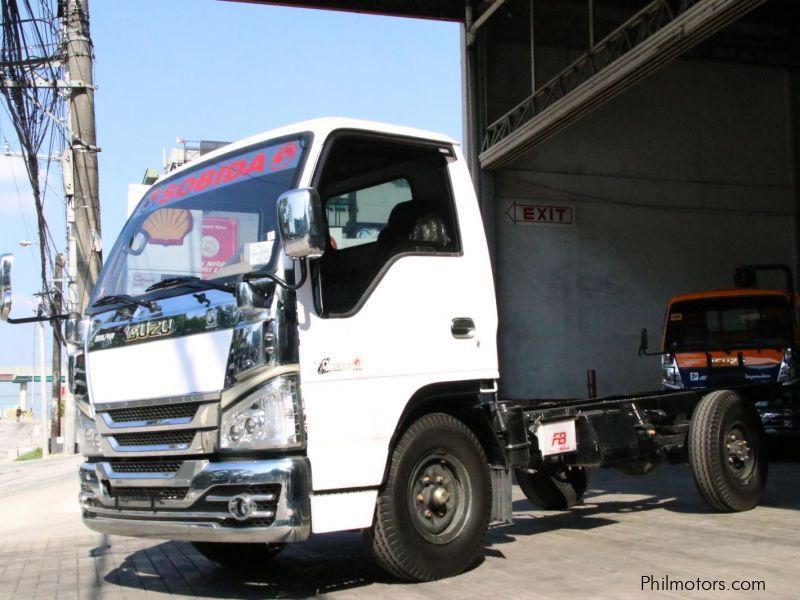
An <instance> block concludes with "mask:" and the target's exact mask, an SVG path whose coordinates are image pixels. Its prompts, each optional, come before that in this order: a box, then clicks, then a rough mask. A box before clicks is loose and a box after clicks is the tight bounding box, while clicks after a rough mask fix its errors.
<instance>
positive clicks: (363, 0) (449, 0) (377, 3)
mask: <svg viewBox="0 0 800 600" xmlns="http://www.w3.org/2000/svg"><path fill="white" fill-rule="evenodd" d="M225 1H226V2H242V3H248V4H272V5H275V6H294V7H297V8H318V9H322V10H339V11H346V12H357V13H366V14H373V15H386V16H392V17H411V18H417V19H435V20H439V21H463V20H464V13H465V5H466V0H349V1H339V0H310V1H307V2H302V1H294V2H292V1H290V2H277V1H275V0H225Z"/></svg>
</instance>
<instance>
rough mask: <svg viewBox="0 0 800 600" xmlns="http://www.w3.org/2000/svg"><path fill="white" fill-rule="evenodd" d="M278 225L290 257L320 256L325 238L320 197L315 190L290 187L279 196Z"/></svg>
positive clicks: (323, 248)
mask: <svg viewBox="0 0 800 600" xmlns="http://www.w3.org/2000/svg"><path fill="white" fill-rule="evenodd" d="M278 226H279V227H280V231H281V243H282V244H283V251H284V253H285V254H286V256H288V257H289V258H294V259H298V258H319V257H320V256H322V254H323V253H324V252H325V245H326V242H327V235H326V231H325V229H326V227H325V218H324V216H323V213H322V201H321V200H320V197H319V194H318V193H317V191H316V190H314V189H311V188H301V189H298V190H291V191H288V192H286V193H284V194H281V196H280V197H279V198H278Z"/></svg>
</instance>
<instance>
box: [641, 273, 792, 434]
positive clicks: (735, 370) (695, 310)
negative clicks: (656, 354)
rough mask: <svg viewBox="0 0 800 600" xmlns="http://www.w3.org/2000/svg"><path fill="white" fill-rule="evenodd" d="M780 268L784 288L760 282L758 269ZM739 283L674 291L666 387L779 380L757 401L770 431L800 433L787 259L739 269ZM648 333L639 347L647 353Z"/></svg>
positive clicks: (666, 338) (667, 325) (664, 360)
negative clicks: (775, 389)
mask: <svg viewBox="0 0 800 600" xmlns="http://www.w3.org/2000/svg"><path fill="white" fill-rule="evenodd" d="M765 271H772V272H779V273H783V275H784V276H785V278H786V286H785V289H768V288H760V287H759V286H758V283H757V275H758V273H761V272H765ZM734 280H735V284H736V287H735V288H733V289H725V290H714V291H707V292H699V293H694V294H682V295H679V296H675V297H674V298H672V300H671V301H670V303H669V306H668V308H667V314H666V318H665V322H664V332H663V336H662V348H661V349H662V352H661V353H660V354H661V384H662V387H663V388H664V389H669V390H678V389H705V388H716V387H731V386H737V385H745V384H750V383H768V382H769V383H777V384H780V385H781V390H780V393H779V394H778V395H777V396H776V398H775V399H774V400H771V401H770V402H768V403H767V402H761V403H759V405H758V406H757V408H758V410H759V413H760V415H761V418H762V421H763V423H764V427H765V429H766V431H767V432H768V433H800V402H798V399H797V395H798V394H797V387H798V386H797V384H798V375H800V369H798V362H799V361H800V332H799V331H798V323H800V313H798V302H797V295H796V293H795V292H794V286H793V277H792V272H791V270H790V269H789V267H788V266H786V265H744V266H740V267H737V268H736V271H735V276H734ZM646 353H647V350H646V332H643V340H642V347H641V348H640V354H646Z"/></svg>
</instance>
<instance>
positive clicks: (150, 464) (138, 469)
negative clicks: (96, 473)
mask: <svg viewBox="0 0 800 600" xmlns="http://www.w3.org/2000/svg"><path fill="white" fill-rule="evenodd" d="M181 464H183V463H180V462H163V461H137V462H115V463H111V470H112V471H114V473H177V472H178V470H179V469H180V468H181Z"/></svg>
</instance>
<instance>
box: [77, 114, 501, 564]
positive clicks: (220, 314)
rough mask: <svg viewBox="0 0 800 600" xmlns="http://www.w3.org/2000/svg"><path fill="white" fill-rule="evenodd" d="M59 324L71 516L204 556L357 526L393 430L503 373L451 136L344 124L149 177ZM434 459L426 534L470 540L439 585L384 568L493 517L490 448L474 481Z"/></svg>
mask: <svg viewBox="0 0 800 600" xmlns="http://www.w3.org/2000/svg"><path fill="white" fill-rule="evenodd" d="M70 330H71V331H73V332H75V333H74V334H73V336H72V339H73V346H72V350H71V352H70V355H71V363H72V377H71V385H72V387H73V390H74V393H75V394H76V396H77V398H78V405H79V408H80V421H81V426H82V432H81V437H80V440H81V451H82V453H83V454H84V455H85V456H86V462H85V463H84V464H83V465H82V467H81V470H80V477H81V498H80V501H81V506H82V514H83V519H84V522H85V524H86V525H87V526H88V527H89V528H91V529H94V530H96V531H100V532H104V533H113V534H120V535H133V536H142V537H154V538H167V539H184V540H190V541H193V542H197V543H198V544H199V547H200V548H201V551H206V552H207V553H209V555H212V556H214V557H216V558H217V559H220V556H222V557H223V558H222V559H220V560H223V559H224V557H225V554H226V553H227V554H228V555H230V556H238V554H237V551H236V550H231V551H220V548H222V547H224V546H221V544H226V543H229V542H239V543H241V542H245V543H257V544H260V545H261V546H262V547H264V546H266V545H269V547H272V548H275V547H279V546H280V545H281V544H284V543H286V542H293V541H301V540H303V539H305V538H307V537H308V536H309V535H310V534H311V533H312V532H314V533H322V532H329V531H341V530H350V529H360V528H370V527H371V526H372V525H373V522H374V519H375V518H376V503H377V502H378V497H379V492H380V490H381V489H382V488H385V484H386V482H387V478H389V477H390V476H391V475H390V472H391V469H392V468H393V462H392V460H391V458H392V449H393V448H395V447H396V446H397V444H398V443H401V442H402V440H403V436H404V435H405V434H407V432H408V428H409V425H410V424H411V423H414V422H416V423H419V422H420V421H419V419H420V417H422V416H424V415H426V414H429V413H436V414H437V415H444V416H442V417H437V418H435V419H433V418H431V419H429V420H428V421H429V422H428V421H426V423H427V425H426V427H428V428H430V431H429V432H428V435H429V436H433V438H436V437H437V435H439V434H436V433H435V432H436V431H445V430H448V431H450V430H454V429H458V428H459V427H463V425H459V423H462V424H463V423H465V422H472V421H474V420H475V419H476V413H475V410H476V407H477V405H478V403H479V400H480V398H481V397H482V390H484V391H485V390H489V392H488V394H489V395H491V394H492V390H495V391H496V387H495V386H494V382H495V381H496V379H497V377H498V366H497V351H496V330H497V314H496V309H495V300H494V287H493V280H492V273H491V267H490V262H489V255H488V251H487V246H486V242H485V237H484V231H483V226H482V223H481V219H480V214H479V210H478V204H477V200H476V197H475V194H474V191H473V188H472V185H471V179H470V176H469V173H468V171H467V167H466V163H465V161H464V159H463V157H462V155H461V152H460V149H459V147H458V145H457V144H456V143H454V142H453V141H452V140H450V139H448V138H447V137H445V136H442V135H439V134H434V133H430V132H423V131H418V130H413V129H408V128H402V127H394V126H389V125H384V124H379V123H367V122H362V121H353V120H345V119H321V120H315V121H311V122H305V123H301V124H298V125H295V126H290V127H286V128H282V129H279V130H275V131H270V132H267V133H264V134H262V135H259V136H255V137H252V138H248V139H246V140H243V141H240V142H237V143H235V144H232V145H229V146H226V147H224V148H222V149H219V150H217V151H215V152H213V153H211V154H209V155H207V156H204V157H203V158H202V159H200V160H198V161H196V162H193V163H189V164H187V165H185V166H184V167H182V168H181V169H178V170H177V171H174V172H172V173H170V174H169V175H168V176H166V177H164V178H163V179H162V180H161V181H159V182H157V183H155V184H154V185H153V186H152V188H151V189H149V190H148V192H147V193H146V194H145V196H144V197H143V198H142V200H141V201H140V203H139V205H138V206H137V208H136V209H135V211H134V212H133V213H132V215H131V217H130V219H129V221H128V222H127V223H126V225H125V226H124V228H123V230H122V232H121V234H120V236H119V238H118V239H117V241H116V243H115V244H114V247H113V249H112V250H111V252H110V254H109V256H108V258H107V260H106V263H105V265H104V268H103V270H102V273H101V274H100V277H99V281H98V283H97V286H96V288H95V290H94V292H93V294H92V297H91V299H90V304H89V307H88V308H87V310H86V313H85V315H83V317H82V318H81V319H80V321H79V322H78V321H76V320H75V319H73V322H72V323H71V325H70ZM415 431H416V430H415ZM424 433H425V432H419V433H415V435H423V434H424ZM454 435H455V434H454ZM458 435H461V436H462V437H463V436H465V435H469V436H471V441H470V444H471V445H472V446H473V447H472V449H471V452H472V453H473V454H475V453H484V452H485V453H487V454H491V452H492V448H491V444H489V443H487V442H485V441H482V442H481V443H480V445H477V447H476V444H478V442H476V441H474V440H475V438H476V436H475V435H473V433H472V432H471V431H470V432H468V433H464V431H461V430H459V433H458ZM423 437H424V436H423ZM441 439H442V440H445V439H447V438H446V436H445V437H442V438H441ZM414 446H415V447H414V448H413V449H410V450H408V452H417V451H418V448H420V447H421V446H420V445H419V444H416V443H415V445H414ZM445 447H446V446H445ZM437 452H443V451H442V450H437V449H435V448H433V449H431V450H430V451H429V452H428V454H425V455H423V456H420V457H418V460H421V461H422V462H421V463H420V464H418V465H417V466H416V467H415V468H416V469H418V470H419V473H417V475H418V478H419V479H420V480H421V481H422V480H424V481H425V482H426V483H420V486H421V487H420V490H419V491H418V493H416V494H415V495H414V497H415V498H416V497H417V496H419V497H423V498H424V502H419V503H417V501H416V500H415V501H414V502H415V505H414V506H413V508H414V511H413V512H412V515H411V517H412V520H413V521H414V522H415V523H416V525H415V527H417V529H418V531H419V535H420V536H422V539H427V540H429V541H430V540H433V541H434V542H435V541H436V540H437V539H440V538H441V539H444V540H445V542H446V541H447V540H448V539H453V538H455V537H456V534H461V533H462V530H464V529H465V528H467V529H468V530H469V531H472V530H473V529H474V530H475V531H479V533H474V534H471V541H470V542H469V544H470V546H469V549H468V551H466V552H465V551H464V548H463V542H460V544H461V545H462V547H459V548H455V549H454V550H453V552H456V553H457V555H458V559H457V560H456V561H455V562H452V561H451V564H449V565H446V566H445V567H442V568H446V569H449V570H450V571H442V570H441V568H439V570H437V567H436V565H435V564H434V563H435V561H429V564H428V565H427V566H426V567H425V568H422V567H419V566H417V567H414V568H413V569H412V568H411V567H409V568H408V569H405V570H399V571H398V568H397V566H396V561H395V562H394V563H391V564H395V567H394V572H396V573H398V574H399V575H400V576H404V577H414V578H422V579H425V578H434V577H438V576H442V574H447V573H449V572H451V571H452V569H454V568H455V569H458V568H460V569H463V568H465V564H461V563H463V562H464V561H469V560H473V559H474V555H475V553H476V552H477V551H478V549H479V541H480V536H481V535H482V532H483V530H484V529H485V526H486V522H487V521H488V516H489V515H488V510H489V507H490V506H491V499H490V491H488V490H489V489H490V488H488V487H487V485H486V484H487V482H488V477H489V475H488V473H489V471H488V465H487V462H486V459H485V457H484V458H483V459H482V463H483V464H482V466H481V465H479V466H478V472H477V474H476V473H471V471H470V470H469V469H467V467H466V466H465V464H466V462H467V460H468V459H467V458H463V457H461V458H459V457H458V456H457V453H455V454H454V455H453V456H454V458H453V460H452V461H449V460H448V459H447V458H446V457H445V456H442V457H439V458H436V457H435V456H434V455H436V453H437ZM426 456H427V458H426ZM470 460H472V461H473V463H475V461H476V459H475V457H474V456H472V457H471V458H470ZM437 482H438V483H437ZM476 486H477V487H476ZM442 543H444V542H442ZM246 547H247V545H246V544H245V545H243V546H242V545H237V546H236V548H237V549H244V548H246ZM445 555H446V554H445ZM437 556H440V557H441V555H437ZM234 560H235V559H234ZM415 560H417V559H415ZM386 562H387V563H389V562H390V561H386ZM391 564H390V566H391ZM459 565H460V566H459Z"/></svg>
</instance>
